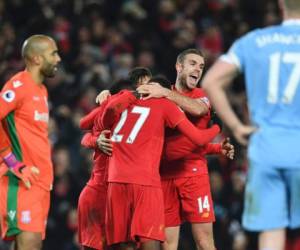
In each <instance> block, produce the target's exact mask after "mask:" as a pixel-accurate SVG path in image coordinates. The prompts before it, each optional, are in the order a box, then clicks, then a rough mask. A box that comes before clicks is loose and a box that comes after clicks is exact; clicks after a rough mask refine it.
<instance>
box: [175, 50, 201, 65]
mask: <svg viewBox="0 0 300 250" xmlns="http://www.w3.org/2000/svg"><path fill="white" fill-rule="evenodd" d="M189 54H196V55H198V56H201V57H204V56H203V53H202V52H201V51H200V50H199V49H186V50H184V51H182V52H181V53H180V54H179V55H178V56H177V63H183V61H184V59H185V57H186V55H189Z"/></svg>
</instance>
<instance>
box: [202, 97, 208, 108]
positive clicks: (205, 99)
mask: <svg viewBox="0 0 300 250" xmlns="http://www.w3.org/2000/svg"><path fill="white" fill-rule="evenodd" d="M200 100H201V101H202V102H204V103H205V104H206V105H207V106H208V107H209V106H210V103H209V100H208V98H207V97H206V96H205V97H201V98H200Z"/></svg>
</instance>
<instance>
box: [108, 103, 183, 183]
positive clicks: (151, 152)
mask: <svg viewBox="0 0 300 250" xmlns="http://www.w3.org/2000/svg"><path fill="white" fill-rule="evenodd" d="M185 119H186V118H185V115H184V113H183V112H182V111H181V110H180V109H179V108H178V107H177V106H176V105H175V104H174V103H172V102H171V101H169V100H167V99H164V98H161V99H149V100H137V101H136V103H135V105H133V106H131V107H129V108H128V109H126V110H125V111H124V112H123V113H122V115H121V118H120V120H119V121H118V123H116V124H115V125H114V126H113V134H112V137H111V139H112V141H113V142H114V143H113V148H114V149H113V154H112V157H111V159H110V162H109V169H108V181H109V182H121V183H134V184H140V185H149V186H157V187H160V175H159V164H160V158H161V153H162V147H163V142H164V136H165V127H170V128H174V127H176V126H177V125H178V124H179V123H180V122H181V121H183V120H185Z"/></svg>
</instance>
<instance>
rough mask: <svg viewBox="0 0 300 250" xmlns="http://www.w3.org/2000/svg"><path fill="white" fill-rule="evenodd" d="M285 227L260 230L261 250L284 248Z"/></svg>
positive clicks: (259, 245)
mask: <svg viewBox="0 0 300 250" xmlns="http://www.w3.org/2000/svg"><path fill="white" fill-rule="evenodd" d="M285 234H286V232H285V229H274V230H268V231H264V232H260V233H259V236H258V249H259V250H284V249H285V240H286V235H285Z"/></svg>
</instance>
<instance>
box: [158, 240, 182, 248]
mask: <svg viewBox="0 0 300 250" xmlns="http://www.w3.org/2000/svg"><path fill="white" fill-rule="evenodd" d="M161 246H162V249H163V250H177V246H178V242H177V241H168V240H167V239H166V240H165V241H164V242H163V243H162V245H161Z"/></svg>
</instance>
